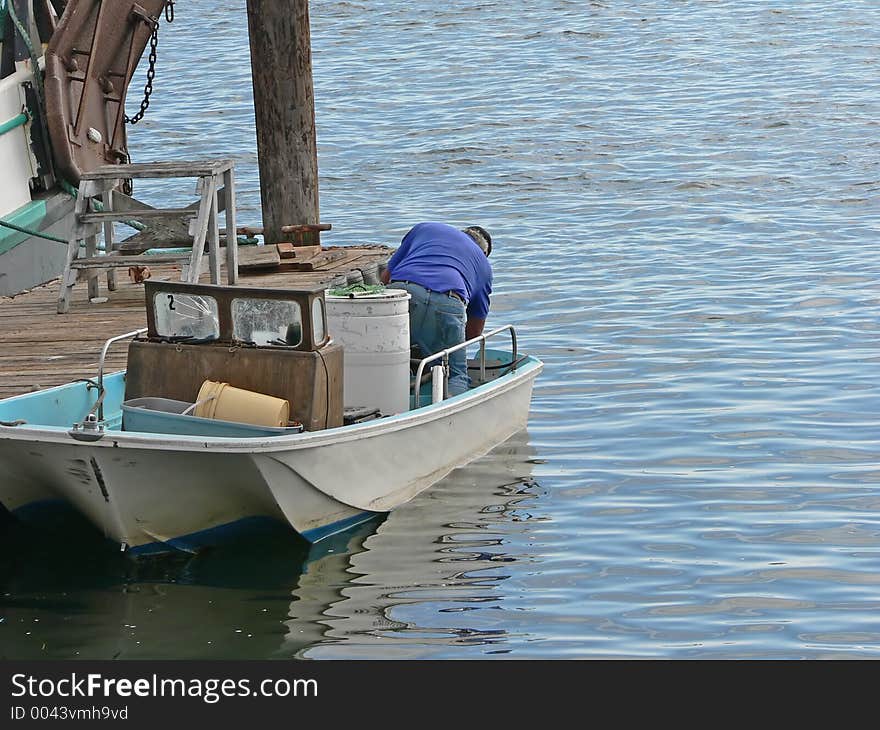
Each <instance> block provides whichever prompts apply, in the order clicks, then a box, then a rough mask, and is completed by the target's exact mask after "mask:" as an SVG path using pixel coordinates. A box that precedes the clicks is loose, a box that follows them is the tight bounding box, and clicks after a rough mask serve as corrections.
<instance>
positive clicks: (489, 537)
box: [279, 430, 543, 658]
mask: <svg viewBox="0 0 880 730" xmlns="http://www.w3.org/2000/svg"><path fill="white" fill-rule="evenodd" d="M534 463H535V449H534V447H532V445H531V443H530V441H529V437H528V432H527V431H525V430H524V431H521V432H520V433H518V434H516V435H515V436H513V437H512V438H511V439H509V440H508V441H506V442H505V443H504V444H502V445H500V446H499V447H497V448H496V449H494V450H493V451H492V452H490V453H489V454H487V455H486V456H485V457H483V458H481V459H479V460H477V461H476V462H473V463H472V464H470V465H468V466H466V467H463V468H461V469H458V470H456V471H454V472H453V473H452V474H450V475H449V476H448V477H446V479H444V480H443V481H442V482H440V483H438V484H436V485H435V486H434V487H432V488H431V489H430V490H428V491H426V492H424V493H422V494H421V495H419V496H418V497H417V498H416V499H414V500H412V501H411V502H409V503H408V504H406V505H403V506H402V507H399V508H398V509H396V510H395V511H394V512H392V513H391V514H390V515H388V517H387V519H386V520H385V521H384V522H383V523H382V524H381V525H379V526H378V528H377V529H376V531H375V533H374V534H373V535H371V536H369V537H368V538H367V539H366V540H365V542H364V549H363V550H360V551H357V552H353V553H351V555H350V556H347V557H346V561H347V563H348V565H347V566H345V567H343V566H342V565H338V564H332V563H331V562H328V561H325V560H322V561H320V562H317V563H311V564H309V565H308V566H306V569H305V571H304V573H303V575H302V577H301V579H300V582H299V585H298V586H297V587H296V589H294V591H293V594H294V601H293V602H292V603H291V605H290V620H289V621H288V622H287V627H288V633H287V636H286V637H285V645H284V646H283V647H282V648H281V650H280V652H279V653H280V654H281V655H286V656H297V657H308V658H342V657H345V658H419V657H423V656H425V657H434V656H438V653H439V654H441V655H442V653H443V647H442V645H447V646H450V647H456V649H455V651H456V652H459V651H460V650H461V647H462V646H464V645H471V646H473V647H476V650H477V651H479V652H481V653H485V652H487V651H493V652H494V651H497V652H499V653H500V652H503V651H504V648H503V644H504V643H505V642H506V640H507V631H506V629H504V628H501V627H499V623H500V622H496V619H495V617H494V616H492V615H491V614H495V615H497V614H498V613H500V612H498V611H495V610H494V609H497V608H499V603H500V602H502V601H503V600H504V599H505V597H506V593H509V589H505V586H504V582H505V581H506V580H507V579H508V578H509V577H510V575H511V570H512V568H513V564H515V563H519V562H531V561H532V560H534V559H536V557H535V556H533V555H531V554H530V551H529V547H528V546H529V543H530V542H531V540H530V537H529V535H530V533H531V532H532V531H533V530H534V528H535V525H536V523H537V522H540V521H541V520H542V519H543V518H542V517H541V516H540V514H539V513H537V512H535V511H534V510H535V509H536V507H538V506H539V500H538V497H539V496H540V495H541V493H542V492H543V490H542V488H541V487H540V485H539V484H537V483H536V482H535V481H534V479H533V477H532V473H533V464H534ZM331 564H332V565H333V568H332V570H328V568H329V567H330V565H331ZM340 577H342V580H341V581H340V582H339V583H338V584H337V585H336V586H335V587H334V590H333V591H328V590H327V589H328V587H330V585H329V584H330V582H332V581H334V580H339V579H340ZM334 591H335V592H336V593H337V594H338V596H339V597H338V598H337V600H335V601H334V602H332V603H330V604H327V603H322V602H324V601H326V598H327V596H328V595H329V594H331V593H333V592H334ZM316 616H318V618H317V619H316V618H315V617H316ZM316 620H317V622H318V623H320V624H321V625H323V626H324V629H325V630H324V632H323V638H322V641H320V642H317V643H315V644H313V645H312V646H306V647H303V646H302V642H301V641H300V639H301V637H302V635H303V633H304V631H305V628H304V627H306V626H312V627H313V624H314V622H315V621H316Z"/></svg>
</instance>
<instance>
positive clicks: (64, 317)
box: [0, 245, 393, 398]
mask: <svg viewBox="0 0 880 730" xmlns="http://www.w3.org/2000/svg"><path fill="white" fill-rule="evenodd" d="M245 248H251V247H243V248H242V249H240V250H242V251H243V250H245ZM253 248H256V247H253ZM261 248H262V247H261ZM392 253H393V249H392V248H388V247H386V246H380V245H375V246H336V247H333V246H326V247H324V252H323V253H322V254H320V255H319V256H317V257H314V259H313V261H314V263H313V264H312V265H311V266H302V267H300V270H290V269H291V268H292V265H291V266H288V267H281V268H287V269H288V270H280V269H279V267H277V266H267V267H266V268H264V269H260V268H254V269H250V270H249V269H248V268H242V269H241V271H240V273H239V285H240V286H258V287H272V288H279V289H284V288H292V289H295V288H297V287H299V286H303V285H305V286H311V285H314V284H319V283H320V284H329V283H330V282H331V281H333V280H334V279H336V278H337V277H338V276H339V275H340V274H342V275H348V274H349V273H352V272H355V270H357V269H361V268H365V267H366V268H368V267H371V266H372V265H375V264H377V263H380V262H384V261H386V260H387V259H388V257H389V256H390V255H391V254H392ZM138 263H143V259H141V260H139V262H138ZM309 269H311V270H309ZM150 274H151V277H150V278H152V279H167V280H171V281H177V280H179V278H180V267H179V266H178V265H158V266H150ZM101 278H102V281H101V291H100V294H101V297H107V301H106V302H102V303H100V304H93V303H92V302H90V301H89V300H88V296H87V294H86V291H87V287H86V286H85V285H79V286H77V287H76V288H75V290H74V295H73V300H72V302H71V306H70V311H69V312H68V313H67V314H57V313H56V306H57V303H58V291H59V286H60V281H59V280H55V281H52V282H49V283H48V284H44V285H43V286H40V287H36V288H34V289H31V290H30V291H28V292H25V293H23V294H19V295H17V296H14V297H0V398H9V397H10V396H14V395H20V394H22V393H30V392H32V391H34V390H40V389H42V388H49V387H51V386H54V385H61V384H63V383H68V382H70V381H71V380H75V379H77V378H94V377H95V376H96V374H97V372H98V359H99V357H100V354H101V348H102V347H103V345H104V343H105V342H106V341H107V340H108V339H109V338H110V337H114V336H116V335H121V334H124V333H126V332H130V331H133V330H136V329H139V328H141V327H145V326H146V315H145V309H144V286H143V284H136V283H134V282H133V281H132V280H131V279H130V278H129V277H127V276H125V275H124V273H123V272H120V274H119V276H118V288H117V290H116V291H114V292H108V291H107V287H106V276H104V275H102V277H101ZM202 280H203V281H204V282H205V283H207V282H208V281H209V278H208V277H207V276H206V275H203V276H202ZM126 358H127V352H126V346H125V344H123V343H119V344H118V345H115V346H114V347H112V348H111V349H110V352H109V354H108V357H107V363H106V366H105V371H106V372H108V373H111V372H114V371H116V370H121V369H123V368H124V367H125V366H126Z"/></svg>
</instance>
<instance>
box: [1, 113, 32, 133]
mask: <svg viewBox="0 0 880 730" xmlns="http://www.w3.org/2000/svg"><path fill="white" fill-rule="evenodd" d="M28 119H30V117H28V115H27V114H25V113H24V112H22V113H21V114H19V115H18V116H15V117H12V119H9V120H7V121H5V122H3V124H0V134H6V133H7V132H11V131H12V130H13V129H18V128H19V127H23V126H24V125H25V124H27V122H28Z"/></svg>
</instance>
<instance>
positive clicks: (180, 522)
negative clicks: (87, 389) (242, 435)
mask: <svg viewBox="0 0 880 730" xmlns="http://www.w3.org/2000/svg"><path fill="white" fill-rule="evenodd" d="M540 370H541V364H540V362H538V361H537V360H530V361H527V363H526V364H525V365H524V366H522V367H520V368H519V369H518V370H517V371H515V372H513V373H510V374H508V375H505V376H503V377H501V378H499V379H497V380H495V381H492V382H491V383H489V384H486V385H483V386H481V387H479V388H476V389H474V390H471V391H469V392H468V393H465V394H463V395H461V396H456V397H455V398H450V399H448V400H445V401H442V402H440V403H437V404H434V405H430V406H426V407H423V408H420V409H417V410H413V411H408V412H406V413H403V414H398V415H395V416H391V417H388V418H382V419H377V420H374V421H369V422H366V423H363V424H356V425H352V426H343V427H340V428H334V429H327V430H324V431H315V432H306V433H302V434H296V435H290V436H280V437H260V438H247V439H231V438H212V439H206V438H202V437H181V436H176V437H169V436H163V435H155V434H144V433H132V432H125V431H117V430H108V431H107V432H106V433H105V434H104V435H103V437H102V438H101V439H100V440H98V441H94V442H84V441H78V440H75V439H74V438H73V437H72V436H71V435H70V434H69V433H68V430H67V429H66V428H64V427H61V426H58V425H55V426H47V427H43V428H39V427H31V426H29V425H28V424H23V425H20V426H15V427H0V502H2V504H3V505H4V506H5V507H6V508H7V509H9V510H10V512H12V513H13V514H16V515H19V516H37V515H39V513H40V510H39V509H38V507H39V506H40V505H44V504H50V503H53V502H55V503H57V502H58V501H61V502H65V503H67V504H69V505H71V506H73V507H74V508H75V509H76V510H77V511H78V512H80V513H81V514H83V515H85V516H86V517H87V518H88V519H89V520H90V521H91V522H92V523H93V524H94V525H96V526H97V527H98V529H100V530H101V531H102V532H103V534H104V535H105V536H106V537H107V538H109V539H111V540H113V541H115V542H116V543H118V544H120V545H121V546H122V547H123V548H125V549H128V550H131V551H133V552H139V553H149V552H156V551H166V550H169V549H178V550H195V549H198V548H199V547H200V546H203V545H205V544H211V543H212V542H214V541H215V540H217V539H219V538H220V536H221V535H222V533H223V532H224V531H228V530H230V529H234V528H236V527H240V526H245V525H249V524H252V523H254V522H255V521H259V520H263V519H269V520H281V521H285V522H287V523H288V524H289V525H291V526H292V527H293V529H295V530H296V531H297V532H298V533H299V534H300V535H302V536H303V537H304V538H305V539H307V540H309V541H310V542H315V541H318V540H321V539H323V538H325V537H327V536H329V535H332V534H335V533H336V532H339V531H341V530H343V529H347V528H349V527H351V526H352V525H355V524H358V523H360V522H362V521H365V520H367V519H370V518H372V517H373V516H375V515H376V514H377V513H383V512H388V511H390V510H392V509H394V508H395V507H397V506H399V505H401V504H403V503H405V502H407V501H409V500H410V499H412V498H413V497H414V496H415V495H417V494H418V493H420V492H421V491H423V490H424V489H427V488H428V487H430V486H431V485H432V484H434V483H436V482H437V481H438V480H440V479H442V478H443V477H444V476H446V475H447V474H448V473H449V472H450V471H452V470H453V469H454V468H456V467H459V466H462V465H464V464H466V463H467V462H469V461H471V460H473V459H475V458H477V457H479V456H481V455H483V454H485V453H486V452H488V451H489V450H491V449H492V448H494V447H495V446H497V445H498V444H500V443H502V442H503V441H505V440H506V439H508V438H509V437H510V436H512V435H513V434H514V433H516V432H518V431H520V430H522V429H523V428H525V426H526V423H527V419H528V412H529V405H530V400H531V392H532V386H533V382H534V379H535V377H536V376H537V374H538V373H539V372H540ZM107 382H108V383H109V385H108V393H109V395H108V397H107V398H105V403H108V402H109V403H112V402H113V401H114V399H115V400H116V402H118V401H119V399H120V398H121V394H119V393H117V394H114V393H113V392H111V391H112V387H113V386H114V385H115V387H116V388H117V389H120V388H122V387H124V386H123V380H122V377H121V374H117V375H115V376H113V377H112V378H109V379H108V381H107ZM69 387H70V386H67V388H68V389H69ZM53 390H54V389H53ZM58 390H59V396H58V400H60V399H61V398H62V396H63V397H67V398H70V397H71V395H70V392H69V391H62V390H61V389H58ZM46 393H48V391H46V392H44V393H40V394H33V395H27V396H21V397H19V398H18V399H8V400H7V408H6V409H3V408H0V420H6V419H8V418H9V417H10V415H13V414H14V413H16V412H23V411H24V410H25V409H24V408H22V407H19V408H18V409H16V408H14V407H12V405H8V404H9V401H19V406H21V405H22V403H21V402H22V401H26V399H28V398H33V397H34V396H44V397H45V396H46ZM74 393H75V394H77V393H76V392H74ZM2 404H3V402H0V405H2ZM13 405H14V404H13ZM86 405H87V402H83V403H82V404H80V405H79V408H80V409H82V408H83V407H85V406H86Z"/></svg>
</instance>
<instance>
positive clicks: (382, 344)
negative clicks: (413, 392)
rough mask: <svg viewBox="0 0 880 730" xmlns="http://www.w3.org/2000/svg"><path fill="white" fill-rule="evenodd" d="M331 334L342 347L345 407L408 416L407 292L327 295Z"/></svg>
mask: <svg viewBox="0 0 880 730" xmlns="http://www.w3.org/2000/svg"><path fill="white" fill-rule="evenodd" d="M325 299H326V303H327V329H328V331H329V333H330V336H331V337H332V338H333V339H334V340H335V341H336V342H339V343H341V344H342V346H343V351H344V355H343V363H344V364H343V377H342V381H343V404H344V406H345V407H346V408H359V407H367V408H378V409H379V412H380V413H382V414H383V415H391V414H394V413H403V412H404V411H407V410H409V376H410V371H409V353H410V350H409V299H410V295H409V292H406V291H403V290H402V289H386V290H385V291H382V292H378V293H374V294H367V293H364V294H355V295H354V296H353V297H349V296H334V295H332V294H329V293H327V294H325Z"/></svg>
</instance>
